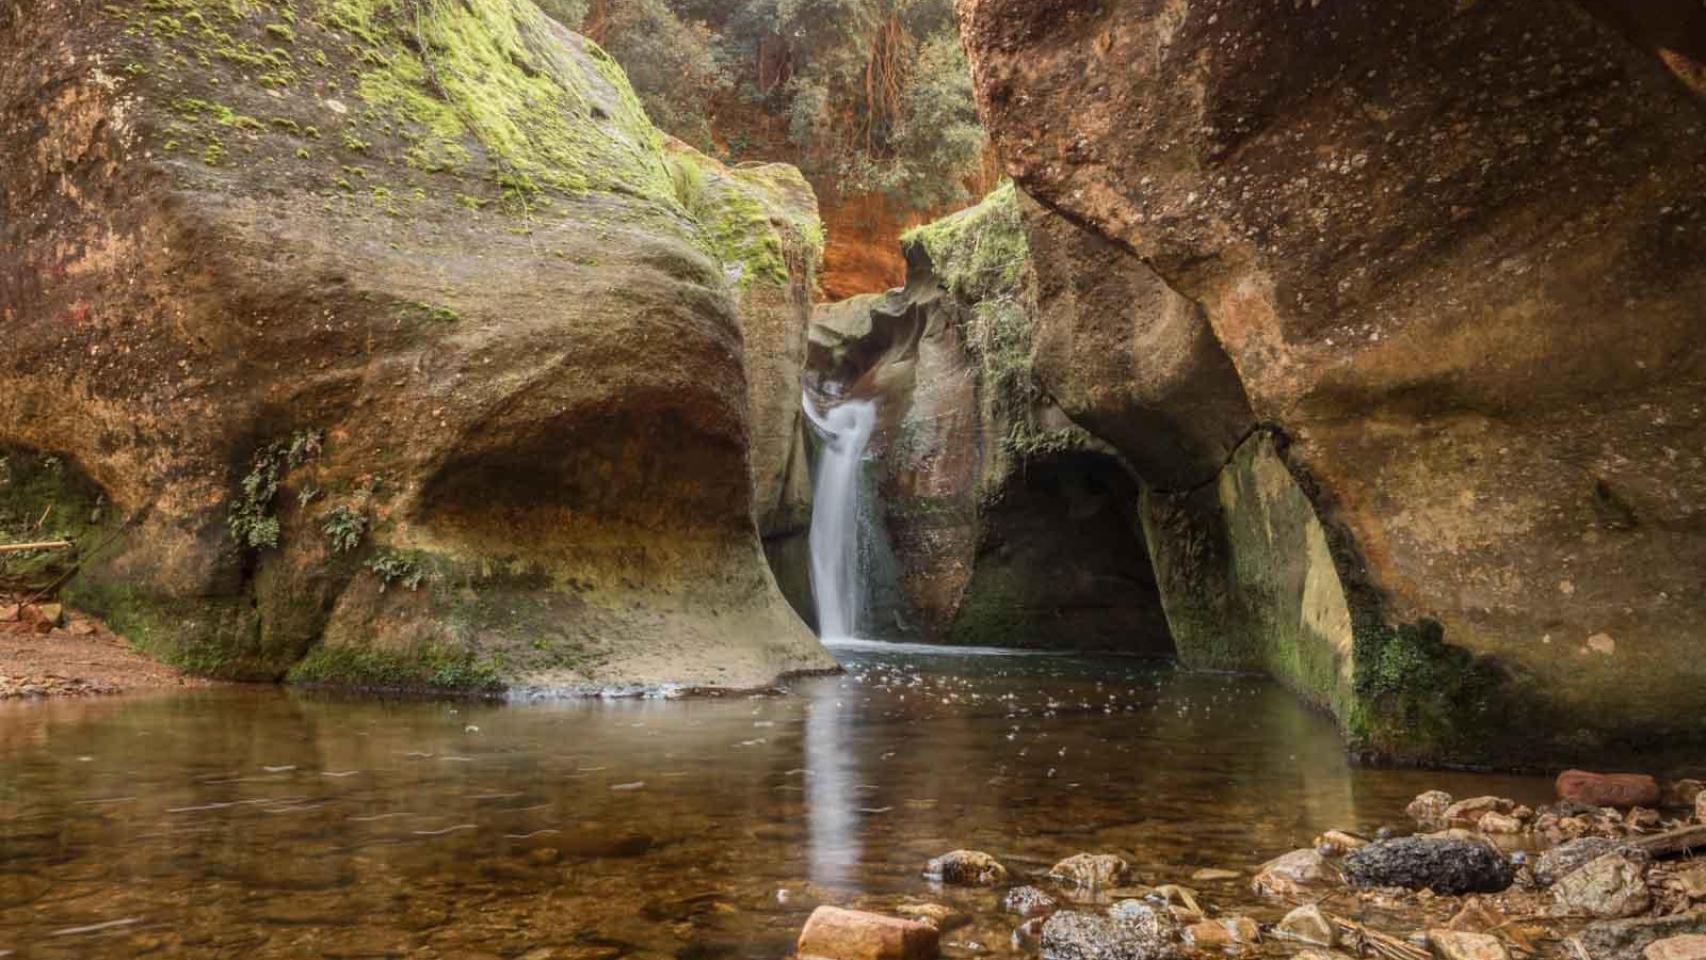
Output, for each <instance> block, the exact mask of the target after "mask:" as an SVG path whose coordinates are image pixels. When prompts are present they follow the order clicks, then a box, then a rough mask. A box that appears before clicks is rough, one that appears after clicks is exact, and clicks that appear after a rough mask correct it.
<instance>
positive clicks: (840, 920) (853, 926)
mask: <svg viewBox="0 0 1706 960" xmlns="http://www.w3.org/2000/svg"><path fill="white" fill-rule="evenodd" d="M937 950H938V934H937V932H936V928H935V927H934V926H932V925H930V924H928V923H920V922H918V921H916V920H902V919H900V918H899V917H885V916H883V915H882V914H878V913H866V912H865V911H862V910H844V909H842V908H840V907H831V906H822V907H818V908H817V909H816V910H813V911H812V915H811V917H810V918H808V919H807V920H806V925H805V928H804V929H802V930H801V931H800V940H799V943H798V945H797V947H796V952H797V953H798V954H799V956H800V957H802V958H807V957H811V958H819V960H934V958H935V956H936V954H937Z"/></svg>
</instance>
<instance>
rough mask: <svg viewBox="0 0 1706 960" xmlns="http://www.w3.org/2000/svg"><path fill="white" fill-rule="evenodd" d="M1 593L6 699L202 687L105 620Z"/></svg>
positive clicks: (2, 693)
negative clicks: (141, 650)
mask: <svg viewBox="0 0 1706 960" xmlns="http://www.w3.org/2000/svg"><path fill="white" fill-rule="evenodd" d="M28 601H29V598H28V597H22V596H17V597H7V596H3V595H0V701H4V700H40V699H46V698H49V697H88V696H100V695H105V694H115V693H127V692H131V691H136V690H145V689H160V688H168V687H180V686H201V685H204V684H206V683H208V682H209V681H206V680H198V679H195V678H193V677H189V676H186V675H185V674H184V673H182V672H181V671H179V670H176V669H174V668H172V667H170V666H167V665H166V664H163V663H160V662H158V661H156V660H153V659H150V658H149V657H146V656H143V655H142V654H140V653H137V652H136V651H134V650H132V649H131V647H130V644H129V643H128V642H126V641H125V639H124V638H123V637H120V636H118V635H117V634H115V633H113V632H112V631H111V630H109V629H108V628H107V626H106V624H105V623H103V622H101V621H100V620H98V619H96V618H93V617H89V616H86V615H84V614H81V613H78V612H77V611H73V610H67V609H66V608H65V607H63V606H61V605H60V604H57V603H31V602H28Z"/></svg>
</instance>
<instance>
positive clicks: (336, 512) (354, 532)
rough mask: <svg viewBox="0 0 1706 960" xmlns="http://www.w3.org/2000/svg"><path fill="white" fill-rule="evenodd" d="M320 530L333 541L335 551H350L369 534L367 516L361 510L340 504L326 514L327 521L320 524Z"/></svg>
mask: <svg viewBox="0 0 1706 960" xmlns="http://www.w3.org/2000/svg"><path fill="white" fill-rule="evenodd" d="M320 530H321V531H322V532H324V533H325V534H326V539H327V540H328V541H330V542H331V544H332V552H333V553H348V552H349V551H351V550H354V549H355V548H356V547H358V546H360V545H361V538H362V537H363V536H365V535H366V534H367V517H365V516H363V515H362V513H361V511H359V510H353V509H351V508H350V507H347V506H344V505H341V504H340V505H339V506H336V507H333V508H332V511H331V513H328V514H326V522H325V523H323V524H321V525H320Z"/></svg>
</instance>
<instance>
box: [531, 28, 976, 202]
mask: <svg viewBox="0 0 1706 960" xmlns="http://www.w3.org/2000/svg"><path fill="white" fill-rule="evenodd" d="M542 5H543V6H544V9H545V11H546V12H547V13H549V14H551V15H552V16H553V17H556V18H558V19H559V20H561V21H563V22H564V23H566V24H568V25H569V26H571V27H573V28H575V29H577V30H580V31H581V32H583V33H585V34H586V35H587V36H589V37H591V38H592V39H593V40H595V41H597V42H598V43H600V44H601V45H603V46H604V47H605V48H606V49H607V50H609V51H610V53H611V55H612V56H614V57H615V58H616V59H617V61H618V62H620V63H621V64H622V66H623V68H624V69H625V70H627V72H628V76H629V78H630V79H631V80H632V81H633V83H634V87H635V90H636V92H637V93H638V94H639V96H640V99H641V101H642V102H643V103H644V104H645V106H646V109H647V111H648V112H649V113H650V114H651V115H652V118H653V119H654V120H655V121H656V122H657V123H658V125H659V126H661V127H662V128H663V129H665V130H668V131H669V132H670V133H673V134H675V135H676V136H678V137H681V138H682V139H683V140H686V141H688V142H689V143H692V144H694V145H695V146H698V147H700V148H701V149H704V150H707V151H709V152H712V153H717V154H720V155H722V156H723V157H725V158H727V159H730V160H741V159H755V158H760V159H772V160H788V161H791V162H793V163H795V164H797V165H798V166H799V167H800V168H801V169H802V170H804V171H805V172H806V174H807V175H808V176H809V177H811V179H812V180H813V183H814V185H815V186H817V187H818V189H819V192H820V194H824V199H825V200H826V202H827V203H830V204H833V203H835V202H836V199H837V197H841V196H850V195H858V194H871V193H876V194H881V195H882V196H883V197H885V198H886V199H887V200H888V201H890V202H892V203H893V204H894V205H896V206H898V207H899V208H901V209H902V210H904V211H908V212H910V213H916V214H919V215H922V214H925V213H931V212H940V211H941V210H943V209H945V208H948V207H952V206H957V205H961V204H963V203H965V202H966V201H967V200H969V199H972V194H973V193H974V192H977V193H981V192H982V189H983V188H985V187H987V186H989V185H990V184H991V183H992V182H993V178H991V177H989V176H988V175H987V172H986V170H985V164H984V155H985V144H986V140H985V137H984V133H983V129H982V127H981V126H980V125H979V124H978V119H977V111H976V107H975V106H974V104H973V101H972V93H971V82H970V78H969V76H968V72H967V68H966V63H965V57H964V54H963V53H962V52H961V50H960V45H959V36H958V33H957V30H956V27H955V23H954V16H953V5H952V0H543V4H542Z"/></svg>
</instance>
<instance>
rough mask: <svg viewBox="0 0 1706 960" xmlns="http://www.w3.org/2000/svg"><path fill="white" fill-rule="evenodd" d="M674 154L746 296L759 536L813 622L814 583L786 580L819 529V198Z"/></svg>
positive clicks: (781, 172)
mask: <svg viewBox="0 0 1706 960" xmlns="http://www.w3.org/2000/svg"><path fill="white" fill-rule="evenodd" d="M669 147H670V166H671V171H672V173H673V175H674V180H675V192H676V195H677V196H678V197H679V198H680V199H681V200H682V202H683V203H684V204H685V205H686V206H687V208H688V212H689V213H691V214H693V215H694V216H695V217H696V218H697V219H699V220H700V222H701V223H702V224H703V225H704V235H705V237H706V238H707V239H708V240H709V242H710V243H711V245H712V248H713V252H715V253H716V254H717V256H718V258H719V259H720V260H721V261H722V262H723V263H724V264H725V266H726V269H727V271H728V280H729V283H730V284H731V285H732V286H733V287H734V289H735V290H736V291H737V297H738V304H737V312H738V315H739V317H740V325H741V340H742V352H741V358H742V363H743V366H744V368H745V370H746V382H747V401H748V410H749V417H748V420H749V422H750V424H751V427H752V441H751V458H752V482H753V490H754V497H755V501H756V502H755V507H756V510H757V519H758V532H759V534H760V536H762V537H763V538H764V549H765V553H766V555H767V556H768V557H769V558H770V561H771V566H772V567H773V568H774V569H775V570H776V571H777V572H778V573H779V574H782V575H783V576H782V577H781V587H782V591H783V593H784V594H785V595H786V596H787V597H788V599H789V601H790V602H791V603H792V604H793V605H794V607H795V609H796V610H797V611H798V612H800V613H801V614H802V615H803V616H807V617H808V618H809V616H810V614H811V610H812V600H811V583H810V580H809V578H805V577H804V576H800V575H794V576H789V575H787V574H788V573H790V572H794V571H798V572H799V573H800V574H803V572H804V571H805V569H806V561H807V550H808V546H807V536H806V535H807V533H808V532H809V530H810V527H811V504H812V478H811V466H810V463H809V462H808V460H807V454H806V426H805V418H804V416H803V415H802V413H801V411H800V374H801V371H802V370H803V369H804V367H805V362H806V331H807V329H808V328H809V327H810V325H811V315H812V301H813V297H814V294H815V293H816V286H817V284H816V278H817V272H818V268H819V261H821V259H822V255H823V245H824V236H823V227H822V225H821V224H819V223H818V219H817V199H816V197H815V196H814V195H813V193H812V187H811V184H809V183H807V182H806V179H805V177H803V176H801V175H800V172H799V170H797V169H795V168H794V167H792V166H789V165H788V164H785V163H743V164H739V165H737V166H735V167H728V166H725V165H723V164H721V163H719V162H718V161H716V160H714V159H712V158H710V157H707V156H705V155H704V154H702V153H699V152H698V151H696V150H694V149H693V148H692V147H690V146H688V145H687V144H685V143H682V142H680V141H672V142H671V143H670V145H669Z"/></svg>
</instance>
